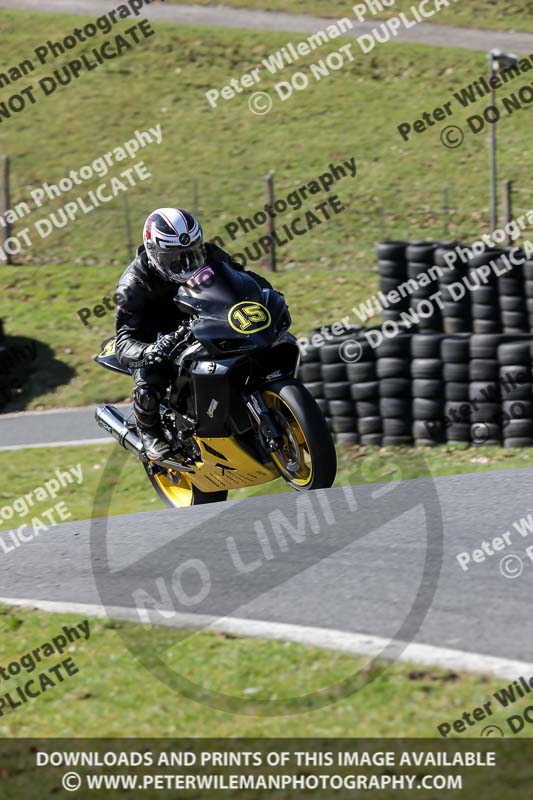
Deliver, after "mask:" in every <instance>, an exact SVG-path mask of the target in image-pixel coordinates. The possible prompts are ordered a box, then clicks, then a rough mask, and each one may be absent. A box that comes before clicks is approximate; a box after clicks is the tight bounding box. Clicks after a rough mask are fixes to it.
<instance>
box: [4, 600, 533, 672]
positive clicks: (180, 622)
mask: <svg viewBox="0 0 533 800" xmlns="http://www.w3.org/2000/svg"><path fill="white" fill-rule="evenodd" d="M0 603H4V604H5V605H11V606H25V607H30V608H38V609H40V610H42V611H50V612H52V613H57V614H85V615H87V616H92V617H99V618H105V619H121V620H126V621H129V622H136V623H146V624H150V625H162V626H165V627H170V628H202V629H207V630H212V631H220V632H221V633H232V634H235V635H237V636H251V637H254V638H258V639H277V640H283V641H289V642H295V643H297V644H303V645H306V646H308V647H320V648H322V649H324V650H336V651H338V652H342V653H351V654H353V655H362V656H368V657H369V658H373V657H375V656H379V655H380V653H381V652H382V651H383V650H384V649H385V647H387V645H389V644H391V643H390V640H388V639H383V638H381V637H379V636H370V635H368V634H365V633H349V632H347V631H337V630H330V629H328V628H312V627H307V626H304V625H288V624H285V623H279V622H265V621H263V620H252V619H240V618H238V617H222V618H221V619H217V618H216V617H206V616H201V615H199V614H174V615H173V617H172V619H168V620H161V618H160V616H159V615H156V614H153V617H152V618H150V617H149V612H148V613H147V612H144V614H143V616H144V617H149V618H147V619H141V618H140V614H139V612H138V611H137V610H136V609H133V608H122V607H119V606H112V607H110V608H108V609H105V608H104V607H103V606H101V605H90V604H86V603H64V602H57V601H52V600H29V599H27V598H14V597H0ZM394 646H395V647H396V648H398V649H400V648H401V643H400V642H394ZM394 660H395V661H401V662H404V663H405V662H407V663H410V664H419V665H423V666H437V667H442V668H443V669H450V670H454V671H456V672H473V673H481V674H486V675H494V676H496V677H498V678H506V679H508V680H515V679H516V678H519V677H521V676H522V675H531V674H532V672H533V664H529V663H527V662H525V661H516V660H513V659H507V658H499V657H497V656H489V655H483V654H481V653H468V652H466V651H463V650H450V649H448V648H445V647H434V646H433V645H427V644H408V645H406V646H405V649H404V650H403V651H402V653H401V654H399V655H398V656H397V657H394Z"/></svg>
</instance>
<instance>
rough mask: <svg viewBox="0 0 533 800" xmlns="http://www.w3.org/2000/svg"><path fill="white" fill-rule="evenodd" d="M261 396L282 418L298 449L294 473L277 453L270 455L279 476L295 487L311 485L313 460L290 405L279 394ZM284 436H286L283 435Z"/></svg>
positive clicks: (266, 393)
mask: <svg viewBox="0 0 533 800" xmlns="http://www.w3.org/2000/svg"><path fill="white" fill-rule="evenodd" d="M263 396H264V398H265V403H266V404H267V406H268V408H270V409H271V410H272V411H276V412H277V414H279V415H280V416H281V417H282V418H283V420H284V421H285V423H286V424H287V425H288V426H289V427H290V429H291V431H292V433H293V434H294V437H295V439H296V441H297V443H298V448H299V453H298V455H299V459H300V465H299V469H298V470H297V472H296V473H294V472H292V471H290V470H288V469H287V462H285V461H284V460H283V459H282V458H280V457H279V455H278V454H277V453H271V456H272V460H273V461H274V463H275V464H276V466H277V468H278V469H279V471H280V472H281V474H282V475H283V476H284V477H285V478H286V479H287V480H288V481H290V483H294V484H295V485H296V486H301V487H302V488H304V487H305V486H307V485H308V484H309V483H311V480H312V478H313V460H312V458H311V448H310V447H309V443H308V441H307V439H306V437H305V434H304V432H303V430H302V426H301V425H300V423H299V421H298V419H297V418H296V416H295V415H294V412H293V410H292V408H291V407H290V405H289V404H288V403H287V402H285V400H284V399H283V398H282V397H280V396H279V394H276V393H275V392H271V391H269V392H264V394H263ZM284 436H286V435H285V434H284Z"/></svg>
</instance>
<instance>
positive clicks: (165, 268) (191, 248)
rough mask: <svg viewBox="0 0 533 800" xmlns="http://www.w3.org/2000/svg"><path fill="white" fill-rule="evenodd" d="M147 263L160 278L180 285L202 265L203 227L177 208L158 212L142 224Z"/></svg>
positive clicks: (203, 250)
mask: <svg viewBox="0 0 533 800" xmlns="http://www.w3.org/2000/svg"><path fill="white" fill-rule="evenodd" d="M143 241H144V246H145V249H146V253H147V255H148V259H149V261H150V264H151V265H152V266H153V268H154V269H155V270H156V271H157V272H158V273H159V275H161V277H162V278H164V279H165V280H169V281H175V282H177V283H179V282H181V281H182V280H183V278H184V275H185V273H190V272H191V271H194V270H196V269H199V268H200V267H202V266H203V265H204V263H205V247H204V244H203V241H204V240H203V234H202V226H201V225H200V223H199V222H198V220H197V219H196V218H195V217H193V215H192V214H189V212H188V211H182V210H181V209H179V208H157V209H156V210H155V211H154V212H153V213H152V214H150V216H149V217H148V219H147V220H146V222H145V223H144V233H143Z"/></svg>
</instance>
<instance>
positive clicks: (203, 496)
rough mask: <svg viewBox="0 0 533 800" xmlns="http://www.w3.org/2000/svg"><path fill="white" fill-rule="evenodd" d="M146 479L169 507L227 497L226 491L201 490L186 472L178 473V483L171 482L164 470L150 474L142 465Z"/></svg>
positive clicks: (208, 501) (181, 506)
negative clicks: (194, 484) (193, 483)
mask: <svg viewBox="0 0 533 800" xmlns="http://www.w3.org/2000/svg"><path fill="white" fill-rule="evenodd" d="M144 469H145V471H146V474H147V476H148V480H149V481H150V483H151V484H152V486H153V487H154V489H155V491H156V492H157V494H158V496H159V497H160V499H161V500H162V501H163V502H164V504H165V505H166V506H168V507H169V508H187V507H189V506H201V505H205V504H206V503H222V502H224V501H225V500H227V499H228V492H227V491H226V490H224V491H222V492H202V491H201V490H200V489H197V488H196V486H193V485H192V483H191V482H190V479H189V478H188V476H187V473H186V472H182V473H180V480H179V483H173V482H172V481H171V480H170V479H169V478H168V475H167V474H166V473H165V472H156V473H155V474H153V475H152V474H150V471H149V469H148V467H147V465H145V466H144Z"/></svg>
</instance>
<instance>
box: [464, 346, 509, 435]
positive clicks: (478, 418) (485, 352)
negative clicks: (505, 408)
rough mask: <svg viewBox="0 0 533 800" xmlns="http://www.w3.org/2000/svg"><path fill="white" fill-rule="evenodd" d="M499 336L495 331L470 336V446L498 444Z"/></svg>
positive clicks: (499, 404)
mask: <svg viewBox="0 0 533 800" xmlns="http://www.w3.org/2000/svg"><path fill="white" fill-rule="evenodd" d="M502 338H503V337H502V336H501V335H497V334H496V335H495V334H473V335H472V336H471V337H470V344H469V357H470V367H469V379H470V386H469V400H470V404H469V407H470V441H471V442H472V444H474V445H501V441H502V427H501V393H500V383H499V380H500V364H499V361H498V343H499V342H501V341H502Z"/></svg>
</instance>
